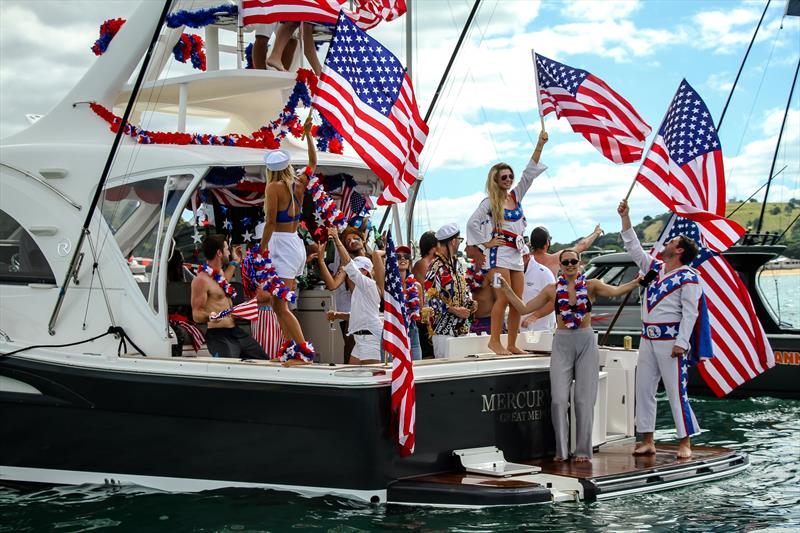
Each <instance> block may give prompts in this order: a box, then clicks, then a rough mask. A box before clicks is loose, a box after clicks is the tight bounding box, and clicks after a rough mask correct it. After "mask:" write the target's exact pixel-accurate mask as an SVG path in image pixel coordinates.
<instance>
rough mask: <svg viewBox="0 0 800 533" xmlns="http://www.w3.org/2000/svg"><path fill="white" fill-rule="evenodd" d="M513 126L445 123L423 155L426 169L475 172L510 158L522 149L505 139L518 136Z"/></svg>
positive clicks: (439, 126)
mask: <svg viewBox="0 0 800 533" xmlns="http://www.w3.org/2000/svg"><path fill="white" fill-rule="evenodd" d="M514 131H515V128H514V127H513V126H512V125H511V124H505V123H486V124H480V125H474V124H470V123H469V122H466V121H464V120H462V119H461V118H456V117H453V118H450V119H449V120H446V121H445V120H443V121H442V122H441V123H440V124H439V125H438V127H437V128H436V129H434V130H433V131H432V132H431V135H429V137H428V141H427V142H426V143H425V149H424V150H423V152H422V156H421V158H422V168H423V170H426V171H432V170H436V169H441V168H451V169H453V168H455V169H464V168H474V167H484V166H486V165H487V164H489V165H490V164H492V162H494V161H496V160H498V159H501V158H508V157H509V154H515V153H516V152H517V151H518V150H520V149H521V144H520V142H519V141H517V140H513V139H508V136H507V135H505V134H507V133H510V132H514Z"/></svg>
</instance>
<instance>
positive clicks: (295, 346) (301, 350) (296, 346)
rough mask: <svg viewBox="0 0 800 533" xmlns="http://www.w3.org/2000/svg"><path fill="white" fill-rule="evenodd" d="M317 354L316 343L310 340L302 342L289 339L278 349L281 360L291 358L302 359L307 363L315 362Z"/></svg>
mask: <svg viewBox="0 0 800 533" xmlns="http://www.w3.org/2000/svg"><path fill="white" fill-rule="evenodd" d="M315 355H316V353H315V352H314V345H313V344H311V343H310V342H309V341H306V342H304V343H302V344H300V343H298V342H295V341H293V340H288V341H286V342H284V343H283V345H282V346H281V349H280V350H278V359H279V360H280V361H281V362H286V361H288V360H289V359H302V360H303V361H305V362H306V363H313V362H314V356H315Z"/></svg>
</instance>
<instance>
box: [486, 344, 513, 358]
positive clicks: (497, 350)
mask: <svg viewBox="0 0 800 533" xmlns="http://www.w3.org/2000/svg"><path fill="white" fill-rule="evenodd" d="M488 348H489V349H490V350H491V351H493V352H494V353H496V354H497V355H511V352H509V351H508V350H506V349H505V348H503V345H502V344H500V343H499V342H492V341H489V345H488Z"/></svg>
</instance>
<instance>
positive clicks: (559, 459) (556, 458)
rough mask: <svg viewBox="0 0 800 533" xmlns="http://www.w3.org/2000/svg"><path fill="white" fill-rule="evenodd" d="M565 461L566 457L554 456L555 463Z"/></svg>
mask: <svg viewBox="0 0 800 533" xmlns="http://www.w3.org/2000/svg"><path fill="white" fill-rule="evenodd" d="M565 461H566V459H564V458H563V457H553V462H554V463H563V462H565Z"/></svg>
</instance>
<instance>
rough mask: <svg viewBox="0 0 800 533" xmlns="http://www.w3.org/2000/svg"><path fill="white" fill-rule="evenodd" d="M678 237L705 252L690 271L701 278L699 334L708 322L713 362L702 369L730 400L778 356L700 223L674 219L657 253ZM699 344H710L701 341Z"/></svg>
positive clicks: (742, 288) (742, 287)
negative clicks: (687, 238)
mask: <svg viewBox="0 0 800 533" xmlns="http://www.w3.org/2000/svg"><path fill="white" fill-rule="evenodd" d="M678 235H685V236H687V237H691V238H692V239H693V240H694V241H695V242H696V243H697V244H698V246H699V247H700V250H699V253H698V254H697V257H696V258H695V259H694V261H692V263H691V267H692V268H694V269H695V270H697V272H698V273H699V274H700V276H699V277H700V286H701V287H702V288H703V294H704V297H705V301H706V304H707V313H705V314H704V313H703V312H702V311H703V309H702V307H701V313H700V314H699V315H698V318H697V323H696V324H695V334H697V333H698V332H699V333H701V335H704V334H703V330H704V324H703V321H704V320H707V321H708V326H709V328H710V334H711V339H710V343H711V351H712V353H713V354H714V357H713V358H711V359H706V360H702V361H700V362H699V364H698V365H697V368H698V370H699V371H700V375H701V376H702V377H703V380H704V381H705V382H706V383H707V384H708V386H709V387H710V388H711V390H713V391H714V393H715V394H716V395H717V396H720V397H722V396H725V395H726V394H728V393H729V392H731V391H732V390H733V389H735V388H736V387H738V386H739V385H741V384H742V383H744V382H746V381H749V380H750V379H753V378H754V377H756V376H757V375H759V374H761V373H762V372H764V371H765V370H767V369H769V368H772V367H773V366H775V354H774V352H773V351H772V347H771V346H770V344H769V339H767V335H766V333H764V328H763V327H762V326H761V322H759V320H758V316H757V315H756V312H755V309H754V308H753V301H752V300H751V299H750V293H749V292H748V291H747V287H746V286H745V284H744V282H743V281H742V279H741V278H740V277H739V274H737V272H736V270H734V269H733V267H732V266H731V265H730V263H728V261H727V260H726V259H725V258H724V257H722V255H720V254H719V253H717V252H715V251H714V250H712V249H710V248H709V246H708V243H707V242H706V239H705V238H704V235H703V234H701V232H700V229H699V228H698V224H697V223H696V222H694V221H692V220H689V219H686V218H682V217H679V216H677V215H674V214H673V215H672V218H671V219H670V221H669V222H668V223H667V225H666V226H665V228H664V231H662V234H661V237H660V238H659V240H658V242H657V243H656V246H655V249H654V250H653V251H654V252H656V253H659V252H660V251H661V250H662V249H663V247H664V244H665V243H667V242H669V240H670V239H673V238H675V237H677V236H678ZM698 340H699V341H701V342H703V343H706V342H708V341H707V340H706V339H704V338H703V337H702V336H701V337H699V338H698Z"/></svg>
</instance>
